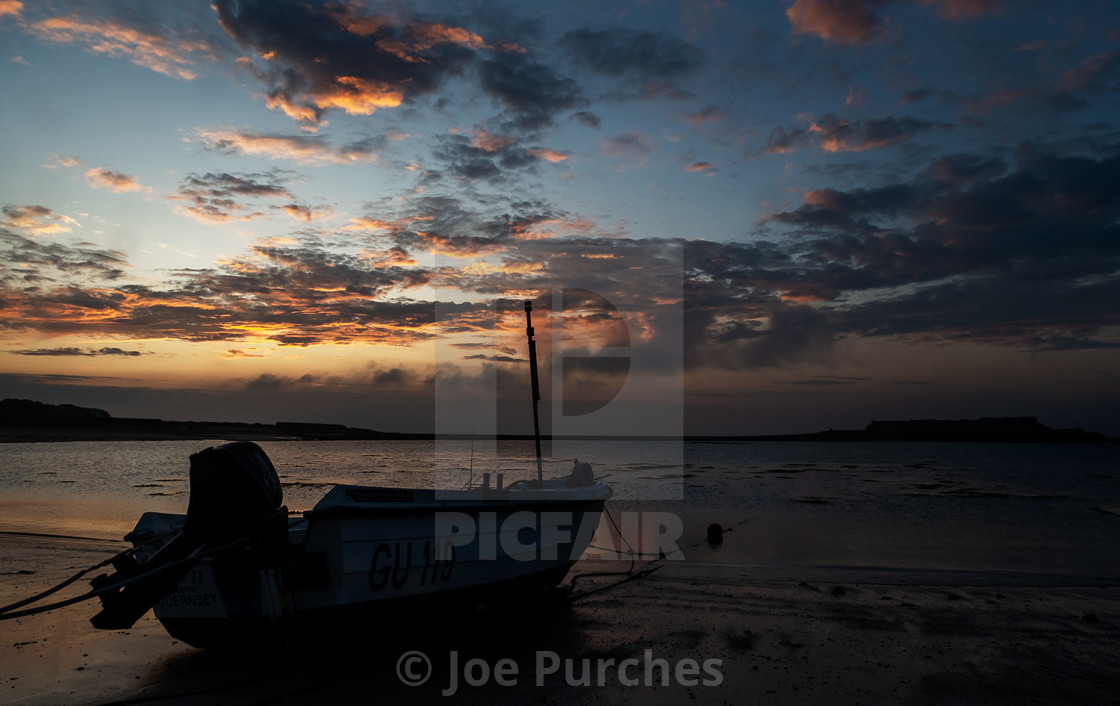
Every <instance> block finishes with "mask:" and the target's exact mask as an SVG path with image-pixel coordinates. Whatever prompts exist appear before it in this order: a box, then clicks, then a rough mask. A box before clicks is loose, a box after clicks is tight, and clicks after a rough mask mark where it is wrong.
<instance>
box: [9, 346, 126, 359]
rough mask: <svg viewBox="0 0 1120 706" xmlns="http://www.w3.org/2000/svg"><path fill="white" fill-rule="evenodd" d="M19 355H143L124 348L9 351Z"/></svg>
mask: <svg viewBox="0 0 1120 706" xmlns="http://www.w3.org/2000/svg"><path fill="white" fill-rule="evenodd" d="M8 352H9V353H15V354H17V355H35V356H99V355H116V356H125V357H134V356H140V355H143V353H142V352H140V351H126V350H124V349H123V348H112V347H107V348H97V349H93V348H87V349H82V348H35V349H31V350H22V351H8Z"/></svg>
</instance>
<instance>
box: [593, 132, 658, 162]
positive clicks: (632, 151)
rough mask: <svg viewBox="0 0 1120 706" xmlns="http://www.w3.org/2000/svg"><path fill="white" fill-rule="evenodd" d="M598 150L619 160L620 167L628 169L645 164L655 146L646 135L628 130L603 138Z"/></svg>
mask: <svg viewBox="0 0 1120 706" xmlns="http://www.w3.org/2000/svg"><path fill="white" fill-rule="evenodd" d="M600 151H601V152H602V153H603V155H605V156H607V157H610V158H612V159H614V160H617V161H618V162H620V168H621V169H630V168H634V167H642V166H645V164H646V162H648V161H649V157H650V155H652V154H653V153H654V152H655V151H656V148H655V146H654V144H653V141H652V140H651V139H650V138H649V137H648V136H647V135H644V134H642V133H639V132H628V133H625V134H623V135H616V136H614V137H608V138H606V139H605V140H603V141H602V143H601V145H600Z"/></svg>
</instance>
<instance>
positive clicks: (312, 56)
mask: <svg viewBox="0 0 1120 706" xmlns="http://www.w3.org/2000/svg"><path fill="white" fill-rule="evenodd" d="M215 8H216V10H217V12H218V21H219V22H220V23H221V26H222V27H223V28H224V29H225V30H226V31H227V32H228V33H229V34H230V36H232V37H233V38H234V39H235V40H237V42H238V44H240V45H241V46H242V47H245V48H247V49H251V50H253V51H255V52H256V53H257V54H259V55H260V56H262V57H265V59H266V61H264V62H262V63H260V64H254V67H255V68H254V72H255V73H256V75H257V77H258V78H259V79H260V80H262V81H264V82H265V83H266V85H268V86H269V90H268V100H269V104H270V106H272V107H277V108H280V109H282V110H284V111H285V112H286V113H288V114H289V115H290V116H292V117H293V118H297V119H300V120H310V121H318V120H319V119H320V118H321V116H322V114H323V113H324V111H327V110H331V109H339V110H344V111H346V112H349V113H352V114H363V115H368V114H370V113H373V112H374V111H376V110H378V109H381V108H387V107H396V106H399V105H400V104H401V103H403V102H405V101H408V100H411V99H413V98H414V97H416V96H420V95H423V94H426V93H430V92H432V91H434V90H435V89H436V88H438V87H439V86H440V85H441V84H442V83H443V82H444V81H445V80H446V79H447V78H448V77H449V76H452V75H455V74H458V73H460V72H462V71H463V69H464V68H465V66H466V65H467V64H469V63H470V62H471V60H472V59H473V58H474V56H475V54H476V53H477V52H478V51H479V50H481V49H482V48H483V47H484V46H486V44H485V42H484V40H483V39H482V38H481V37H479V36H478V35H477V34H474V33H473V32H470V31H469V30H467V29H465V28H462V27H458V26H454V25H451V24H443V23H439V22H434V21H429V20H427V19H425V18H422V17H419V16H417V15H415V14H414V13H411V12H409V11H407V10H406V9H405V8H403V7H397V8H395V9H394V10H393V11H392V12H390V13H388V14H385V15H377V14H367V13H366V12H365V11H364V10H365V8H363V7H361V6H359V5H357V4H354V5H337V4H325V5H315V4H309V3H301V2H276V1H274V0H267V1H265V0H238V1H235V0H220V1H219V2H217V3H215Z"/></svg>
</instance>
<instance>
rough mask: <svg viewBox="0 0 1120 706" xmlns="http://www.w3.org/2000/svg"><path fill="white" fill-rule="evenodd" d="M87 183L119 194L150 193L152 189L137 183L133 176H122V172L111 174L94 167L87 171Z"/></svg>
mask: <svg viewBox="0 0 1120 706" xmlns="http://www.w3.org/2000/svg"><path fill="white" fill-rule="evenodd" d="M85 176H86V183H87V184H89V185H90V187H91V188H94V189H109V190H110V191H113V192H116V193H118V194H121V193H127V192H129V191H145V190H146V191H148V192H151V188H150V187H148V188H146V189H145V187H144V186H142V185H141V184H140V182H139V181H137V179H136V177H134V176H132V175H131V174H122V173H121V172H111V171H109V170H108V169H103V168H101V167H93V168H92V169H89V170H87V171H86V175H85Z"/></svg>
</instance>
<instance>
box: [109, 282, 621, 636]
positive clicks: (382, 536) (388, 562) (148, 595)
mask: <svg viewBox="0 0 1120 706" xmlns="http://www.w3.org/2000/svg"><path fill="white" fill-rule="evenodd" d="M531 309H532V308H531V304H530V302H525V314H526V324H527V325H526V333H527V336H528V341H529V359H530V366H531V373H532V374H531V380H532V386H533V421H534V434H535V439H536V456H537V477H536V478H535V479H531V480H530V479H523V480H517V481H514V482H512V483H510V484H508V485H504V484H503V478H502V476H501V475H496V476H495V478H494V480H495V482H494V483H493V484H491V482H490V474H484V476H483V481H482V484H481V485H480V486H478V487H467V488H463V489H458V490H442V489H434V488H394V487H368V486H357V485H339V486H335V487H334V488H333V489H331V490H330V491H329V492H327V493H326V495H325V496H324V497H323V498H322V499H321V500H319V501H318V503H317V504H315V506H314V507H313V508H312V509H311V510H309V511H306V512H303V513H292V512H289V511H288V509H287V507H285V506H284V504H283V492H282V488H281V484H280V480H279V477H278V476H277V473H276V470H275V468H274V467H273V465H272V462H271V461H270V460H269V458H268V456H267V455H266V454H265V452H264V450H263V449H261V447H260V446H258V445H257V444H255V443H253V442H249V441H241V442H234V443H228V444H223V445H220V446H215V447H211V448H207V449H205V450H203V451H200V452H198V453H196V454H193V455H192V456H191V459H190V500H189V504H188V507H187V512H186V513H185V514H169V513H157V512H148V513H145V514H144V515H143V516H142V517H141V518H140V520H139V522H138V523H137V524H136V526H135V528H134V529H133V530H132V532H130V533H129V534H128V535H126V537H125V539H126V540H128V541H131V542H132V544H133V548H132V549H131V550H129V551H126V552H124V553H122V554H120V555H118V556H117V557H115V558H114V559H113V560H112V566H113V568H114V571H113V572H112V573H108V574H103V575H101V576H98V577H97V578H95V579H93V580H92V581H91V584H92V586H93V589H94V590H93V591H92V593H93V594H96V596H97V597H98V598H99V599H100V600H101V604H102V609H101V611H100V612H99V613H98V614H97V615H95V616H94V617H93V619H92V620H91V622H92V623H93V625H94V626H95V627H97V628H102V629H109V630H117V629H123V628H128V627H131V626H132V625H133V624H135V623H136V621H137V620H139V619H140V618H141V617H142V616H143V615H144V614H145V613H146V612H147V611H148V610H149V609H153V611H154V614H155V617H156V618H157V619H158V620H159V621H160V623H161V624H162V625H163V626H164V628H165V629H166V630H167V631H168V633H170V634H171V635H172V636H173V637H175V638H178V639H180V640H182V641H184V642H186V643H187V644H190V645H194V646H198V647H213V646H217V645H229V644H236V643H239V642H241V641H242V640H246V639H262V638H263V639H268V636H272V635H279V634H286V633H290V632H291V631H293V630H296V629H299V628H301V627H306V626H322V625H326V624H332V623H333V624H336V625H337V624H342V625H346V624H350V623H351V622H352V621H353V620H354V619H357V618H363V619H364V618H369V617H373V618H384V619H388V618H393V617H400V616H408V615H412V616H415V615H418V613H417V612H416V610H417V609H421V610H429V609H432V608H439V609H448V608H451V609H456V608H462V607H467V606H472V605H479V604H483V603H490V602H500V601H503V600H505V599H507V598H508V597H510V596H519V597H521V598H524V597H526V596H533V595H539V593H540V592H542V591H544V590H545V589H548V588H550V587H554V586H556V585H557V584H559V583H560V582H562V581H563V579H564V577H565V575H566V574H567V573H568V571H569V569H570V568H571V567H572V565H573V564H574V563H575V562H576V561H577V560H578V559H579V558H580V556H581V555H582V554H583V552H584V551H585V550H586V549H587V547H588V545H589V544H590V542H591V539H592V536H593V535H594V533H595V530H596V528H597V527H598V524H599V519H600V516H601V513H602V511H603V508H604V503H605V502H606V501H607V499H608V498H609V497H610V496H611V489H610V487H609V486H607V485H606V484H605V483H604V482H603V481H602V480H601V479H596V477H595V474H594V472H593V470H592V468H591V466H590V465H589V464H587V463H581V462H579V461H578V460H577V461H575V462H574V463H573V466H572V469H571V471H570V472H569V473H568V474H566V475H564V476H562V477H559V478H551V479H545V478H544V477H543V472H542V466H541V450H540V449H541V447H540V422H539V415H538V411H537V405H538V402H539V400H540V391H539V383H538V378H537V369H536V344H535V341H534V338H533V326H532V314H531Z"/></svg>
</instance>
